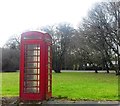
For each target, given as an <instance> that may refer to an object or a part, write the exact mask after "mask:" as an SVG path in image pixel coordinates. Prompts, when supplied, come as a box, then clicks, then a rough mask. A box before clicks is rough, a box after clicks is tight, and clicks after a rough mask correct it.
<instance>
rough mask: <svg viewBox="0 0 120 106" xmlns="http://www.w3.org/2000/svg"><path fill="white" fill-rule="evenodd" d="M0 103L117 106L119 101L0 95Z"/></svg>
mask: <svg viewBox="0 0 120 106" xmlns="http://www.w3.org/2000/svg"><path fill="white" fill-rule="evenodd" d="M1 101H2V105H0V106H35V105H37V106H38V105H40V106H46V105H47V106H52V105H57V104H62V105H63V104H64V105H65V104H66V105H67V106H68V104H72V106H74V104H81V105H82V104H87V105H88V104H91V105H92V104H109V105H112V106H118V104H119V102H118V101H83V100H79V101H72V100H67V99H56V98H51V99H49V100H46V101H42V102H41V101H32V102H31V101H24V102H20V101H19V97H2V100H1Z"/></svg>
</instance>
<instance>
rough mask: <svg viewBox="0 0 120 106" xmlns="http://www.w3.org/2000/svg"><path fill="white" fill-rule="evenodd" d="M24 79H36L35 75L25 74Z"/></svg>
mask: <svg viewBox="0 0 120 106" xmlns="http://www.w3.org/2000/svg"><path fill="white" fill-rule="evenodd" d="M26 80H37V75H27V77H26Z"/></svg>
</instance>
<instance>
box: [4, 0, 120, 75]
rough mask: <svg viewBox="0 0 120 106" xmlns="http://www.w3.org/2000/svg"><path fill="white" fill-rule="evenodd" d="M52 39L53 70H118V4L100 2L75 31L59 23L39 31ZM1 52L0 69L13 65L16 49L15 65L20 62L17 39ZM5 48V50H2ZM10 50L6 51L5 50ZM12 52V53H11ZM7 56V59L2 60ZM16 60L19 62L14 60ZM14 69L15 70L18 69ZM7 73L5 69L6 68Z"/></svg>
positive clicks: (7, 44) (119, 47)
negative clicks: (1, 66) (0, 61)
mask: <svg viewBox="0 0 120 106" xmlns="http://www.w3.org/2000/svg"><path fill="white" fill-rule="evenodd" d="M41 30H42V31H45V32H47V33H49V34H50V35H51V36H52V39H53V45H52V51H53V69H54V70H55V72H60V70H61V69H64V70H71V69H73V70H91V69H94V70H95V72H96V73H97V70H98V69H104V70H106V71H107V73H109V70H110V69H112V70H115V72H116V74H119V70H120V2H102V3H99V4H96V5H95V6H94V7H93V8H92V9H91V10H90V11H89V12H88V16H87V17H85V18H84V19H83V21H82V22H81V23H80V24H79V26H78V28H76V29H75V28H74V27H73V26H72V25H71V24H69V23H60V24H57V25H52V26H45V27H43V28H41ZM5 47H6V48H4V51H3V52H6V53H3V60H4V61H3V66H4V67H3V69H6V68H8V65H10V67H11V64H12V62H13V63H14V60H13V61H12V60H11V58H10V57H12V56H9V55H10V53H13V54H14V52H12V51H14V50H17V51H18V53H17V52H15V53H16V55H14V56H13V57H14V59H15V57H16V60H15V63H16V66H18V65H17V64H18V63H19V62H18V63H17V62H16V61H18V60H19V56H18V55H19V39H18V38H17V37H13V38H11V39H10V40H9V42H7V43H6V45H5ZM5 49H6V50H5ZM8 49H9V50H8ZM11 50H12V51H11ZM8 51H9V52H10V51H11V52H10V53H9V52H8ZM7 53H8V54H9V55H6V56H5V57H7V56H9V57H8V60H7V61H6V59H4V55H5V54H7ZM17 58H18V59H17ZM5 64H6V65H5ZM16 66H14V67H15V69H17V68H18V67H17V68H16ZM7 70H8V69H7Z"/></svg>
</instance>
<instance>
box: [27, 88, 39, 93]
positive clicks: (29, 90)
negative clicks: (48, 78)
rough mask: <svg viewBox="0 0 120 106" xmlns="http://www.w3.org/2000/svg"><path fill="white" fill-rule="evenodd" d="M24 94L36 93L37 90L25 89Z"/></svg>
mask: <svg viewBox="0 0 120 106" xmlns="http://www.w3.org/2000/svg"><path fill="white" fill-rule="evenodd" d="M25 93H37V88H35V87H34V88H26V90H25Z"/></svg>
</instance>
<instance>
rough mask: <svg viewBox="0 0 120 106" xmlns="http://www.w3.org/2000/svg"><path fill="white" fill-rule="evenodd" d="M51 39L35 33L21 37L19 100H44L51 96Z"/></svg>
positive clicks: (43, 34)
mask: <svg viewBox="0 0 120 106" xmlns="http://www.w3.org/2000/svg"><path fill="white" fill-rule="evenodd" d="M51 43H52V38H51V36H50V35H49V34H47V33H41V32H37V31H30V32H25V33H23V34H22V35H21V50H20V51H21V54H20V59H21V60H20V100H45V99H48V98H50V97H51V96H52V90H51V89H52V58H51V56H52V55H51Z"/></svg>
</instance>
